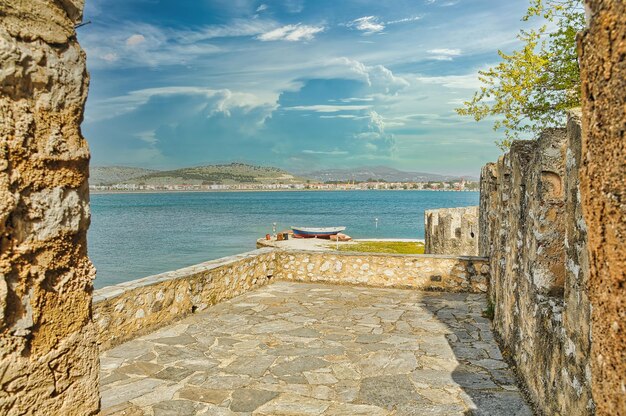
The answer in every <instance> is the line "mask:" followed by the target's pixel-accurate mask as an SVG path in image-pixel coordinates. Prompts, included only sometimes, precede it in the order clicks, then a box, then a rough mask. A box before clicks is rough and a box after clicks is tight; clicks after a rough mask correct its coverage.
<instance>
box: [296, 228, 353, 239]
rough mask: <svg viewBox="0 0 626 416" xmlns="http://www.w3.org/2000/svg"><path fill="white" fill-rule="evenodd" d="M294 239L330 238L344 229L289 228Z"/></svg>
mask: <svg viewBox="0 0 626 416" xmlns="http://www.w3.org/2000/svg"><path fill="white" fill-rule="evenodd" d="M291 229H292V230H293V236H294V237H295V238H330V236H331V235H337V234H339V233H340V232H342V231H344V230H345V229H346V227H291Z"/></svg>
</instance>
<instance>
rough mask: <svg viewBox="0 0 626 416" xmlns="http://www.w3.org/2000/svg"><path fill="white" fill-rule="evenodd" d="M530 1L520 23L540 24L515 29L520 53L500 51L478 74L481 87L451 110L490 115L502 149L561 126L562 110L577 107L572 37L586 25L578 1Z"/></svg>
mask: <svg viewBox="0 0 626 416" xmlns="http://www.w3.org/2000/svg"><path fill="white" fill-rule="evenodd" d="M530 1H531V3H530V6H529V8H528V11H527V12H526V15H525V16H524V17H523V18H522V20H523V21H529V20H535V19H540V20H542V25H541V26H540V27H539V28H538V29H530V30H520V33H519V34H518V36H517V37H518V39H519V40H520V41H521V42H522V45H523V46H522V48H521V49H519V50H517V51H514V52H512V53H511V54H507V53H505V52H503V51H501V50H499V51H498V55H500V58H502V62H500V63H499V64H498V65H496V66H495V67H493V68H489V69H488V70H486V71H479V77H478V78H479V80H480V81H481V82H482V83H483V84H484V85H483V86H482V87H481V88H480V90H479V91H477V92H475V93H474V96H473V97H472V99H471V100H470V101H466V102H464V106H463V107H461V108H457V109H456V111H457V112H458V113H459V114H460V115H466V116H473V117H474V119H475V120H476V121H480V120H483V119H485V118H487V117H495V121H494V124H493V129H494V130H496V131H497V130H502V131H503V132H504V136H505V139H504V140H502V141H496V144H497V145H498V147H500V148H501V149H502V150H506V149H507V148H508V147H509V146H510V145H511V142H512V141H513V140H515V139H520V138H523V137H524V136H528V135H529V134H536V133H538V132H539V131H541V130H543V129H544V128H547V127H561V126H564V125H565V111H566V110H568V109H570V108H573V107H577V106H579V105H580V72H579V68H578V55H577V51H576V33H578V32H579V31H580V30H582V29H583V28H584V25H585V14H584V10H583V8H582V4H581V0H530Z"/></svg>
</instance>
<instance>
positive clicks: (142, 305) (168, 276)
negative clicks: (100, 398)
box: [93, 249, 276, 349]
mask: <svg viewBox="0 0 626 416" xmlns="http://www.w3.org/2000/svg"><path fill="white" fill-rule="evenodd" d="M275 269H276V254H275V253H273V252H272V251H271V250H269V249H261V250H257V251H256V252H253V253H244V254H240V255H237V256H232V257H226V258H223V259H219V260H214V261H209V262H206V263H202V264H198V265H195V266H191V267H186V268H184V269H180V270H176V271H173V272H167V273H163V274H159V275H155V276H149V277H146V278H143V279H138V280H134V281H131V282H126V283H122V284H119V285H116V286H110V287H106V288H102V289H99V290H97V291H96V292H95V296H94V318H93V319H94V322H95V323H96V325H97V327H98V330H99V332H98V343H99V345H100V348H101V349H109V348H111V347H112V346H115V345H117V344H119V343H121V342H124V341H128V340H130V339H132V338H135V337H137V336H140V335H144V334H148V333H150V332H152V331H154V330H156V329H158V328H160V327H162V326H164V325H168V324H170V323H172V322H174V321H176V320H179V319H182V318H183V317H185V316H187V315H190V314H192V313H195V312H199V311H202V310H205V309H206V308H208V307H209V306H211V305H215V304H217V303H219V302H222V301H224V300H226V299H230V298H232V297H234V296H237V295H240V294H242V293H245V292H247V291H249V290H251V289H252V288H255V287H259V286H263V285H265V284H267V283H268V282H269V281H270V279H271V278H272V277H273V276H274V274H275ZM192 341H195V340H193V339H189V338H184V337H180V336H178V334H174V335H173V336H172V337H168V338H164V339H162V340H161V341H160V342H161V343H162V344H170V345H186V344H187V343H189V342H192Z"/></svg>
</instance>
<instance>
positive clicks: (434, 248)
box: [424, 207, 480, 256]
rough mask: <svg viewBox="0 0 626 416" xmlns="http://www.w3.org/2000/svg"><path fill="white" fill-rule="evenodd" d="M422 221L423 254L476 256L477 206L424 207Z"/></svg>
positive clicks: (477, 234) (477, 232)
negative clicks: (423, 224)
mask: <svg viewBox="0 0 626 416" xmlns="http://www.w3.org/2000/svg"><path fill="white" fill-rule="evenodd" d="M424 223H425V227H424V237H425V252H426V254H445V255H450V256H477V255H478V241H479V238H480V237H479V234H480V233H479V229H478V207H462V208H442V209H432V210H427V211H425V212H424Z"/></svg>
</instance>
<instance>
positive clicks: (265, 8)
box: [256, 4, 268, 13]
mask: <svg viewBox="0 0 626 416" xmlns="http://www.w3.org/2000/svg"><path fill="white" fill-rule="evenodd" d="M267 9H268V5H267V4H261V5H260V6H259V7H257V8H256V12H257V13H261V12H262V11H265V10H267Z"/></svg>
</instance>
